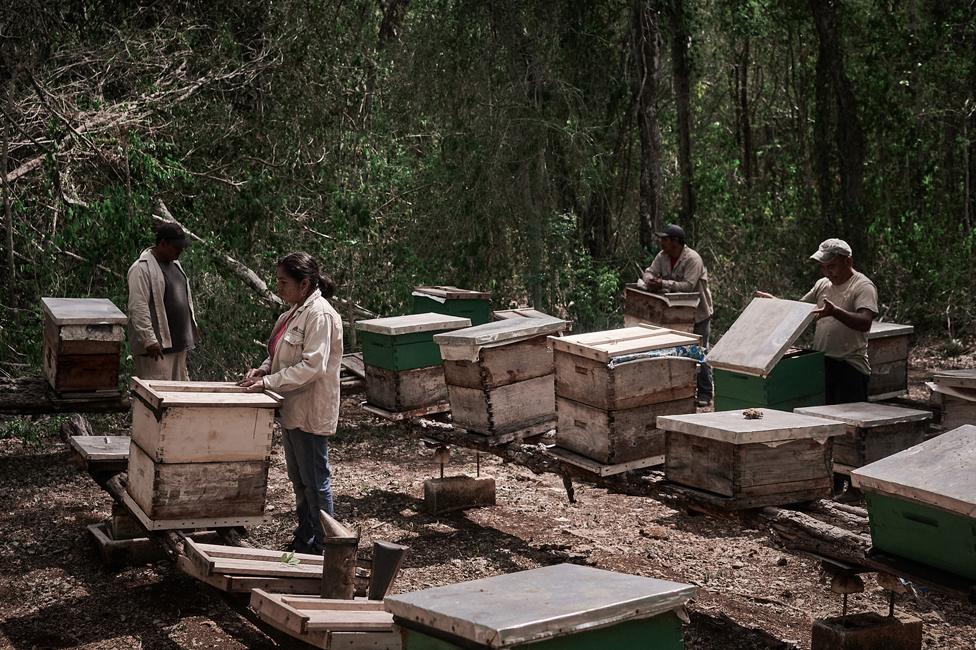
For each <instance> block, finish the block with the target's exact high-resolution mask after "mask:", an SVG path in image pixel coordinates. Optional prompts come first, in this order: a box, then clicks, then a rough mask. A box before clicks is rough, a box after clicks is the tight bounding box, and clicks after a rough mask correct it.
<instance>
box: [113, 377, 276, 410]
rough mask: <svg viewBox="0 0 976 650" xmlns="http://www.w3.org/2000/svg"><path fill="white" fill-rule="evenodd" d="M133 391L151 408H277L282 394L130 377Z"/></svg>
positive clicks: (208, 383) (229, 385)
mask: <svg viewBox="0 0 976 650" xmlns="http://www.w3.org/2000/svg"><path fill="white" fill-rule="evenodd" d="M131 388H132V393H133V394H134V395H135V396H136V397H138V398H140V399H141V400H142V401H144V402H146V403H147V404H148V405H149V406H150V407H152V408H154V409H158V408H162V407H170V406H199V407H236V406H241V407H252V408H277V407H278V406H279V405H280V404H281V402H282V397H281V395H278V394H277V393H273V392H271V391H269V390H266V391H264V392H263V393H248V392H246V391H245V390H244V389H243V388H242V387H240V386H238V385H237V384H235V383H233V382H229V381H161V380H157V379H150V380H146V379H140V378H139V377H133V378H132V384H131Z"/></svg>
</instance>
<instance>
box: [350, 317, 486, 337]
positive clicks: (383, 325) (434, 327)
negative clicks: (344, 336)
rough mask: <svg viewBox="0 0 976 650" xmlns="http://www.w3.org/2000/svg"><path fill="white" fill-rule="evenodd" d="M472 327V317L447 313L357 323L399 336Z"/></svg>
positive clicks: (364, 329) (365, 329)
mask: <svg viewBox="0 0 976 650" xmlns="http://www.w3.org/2000/svg"><path fill="white" fill-rule="evenodd" d="M462 327H471V319H470V318H462V317H460V316H448V315H447V314H435V313H432V312H431V313H426V314H408V315H406V316H390V317H389V318H373V319H371V320H361V321H359V322H357V323H356V329H357V330H360V331H362V332H373V333H374V334H386V335H388V336H397V335H399V334H415V333H417V332H443V331H444V330H456V329H461V328H462Z"/></svg>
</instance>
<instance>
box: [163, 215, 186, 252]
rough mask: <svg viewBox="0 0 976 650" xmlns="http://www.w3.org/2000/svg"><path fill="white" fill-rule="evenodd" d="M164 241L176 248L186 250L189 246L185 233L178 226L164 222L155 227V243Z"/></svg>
mask: <svg viewBox="0 0 976 650" xmlns="http://www.w3.org/2000/svg"><path fill="white" fill-rule="evenodd" d="M164 239H165V240H166V241H168V242H170V243H171V244H173V245H174V246H176V247H177V248H186V247H187V246H189V245H190V240H189V239H187V237H186V231H185V230H183V228H181V227H180V225H179V224H176V223H173V222H171V221H166V222H164V223H161V224H159V226H157V227H156V241H157V242H159V241H162V240H164Z"/></svg>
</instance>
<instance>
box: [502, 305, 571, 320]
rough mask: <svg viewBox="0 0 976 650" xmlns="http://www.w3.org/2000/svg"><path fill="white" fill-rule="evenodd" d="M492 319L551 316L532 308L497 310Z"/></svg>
mask: <svg viewBox="0 0 976 650" xmlns="http://www.w3.org/2000/svg"><path fill="white" fill-rule="evenodd" d="M491 317H492V318H493V319H494V320H508V319H510V318H548V317H550V316H549V314H547V313H545V312H541V311H539V310H537V309H532V308H531V307H519V308H518V309H496V310H495V311H493V312H491ZM567 324H568V323H567Z"/></svg>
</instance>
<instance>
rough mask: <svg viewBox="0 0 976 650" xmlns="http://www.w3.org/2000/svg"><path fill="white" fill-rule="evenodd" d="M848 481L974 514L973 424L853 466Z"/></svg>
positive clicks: (975, 446) (975, 466) (975, 429)
mask: <svg viewBox="0 0 976 650" xmlns="http://www.w3.org/2000/svg"><path fill="white" fill-rule="evenodd" d="M851 482H852V483H853V485H854V487H857V488H860V489H862V490H863V489H868V490H876V491H878V492H883V493H885V494H890V495H894V496H898V497H902V498H905V499H911V500H913V501H918V502H920V503H925V504H928V505H931V506H935V507H937V508H942V509H943V510H948V511H950V512H955V513H958V514H960V515H963V516H964V517H974V518H976V426H973V425H965V426H961V427H959V428H958V429H953V430H952V431H947V432H946V433H943V434H942V435H940V436H936V437H935V438H932V439H931V440H927V441H925V442H923V443H921V444H919V445H915V446H914V447H912V448H910V449H906V450H904V451H900V452H898V453H897V454H894V455H892V456H888V457H887V458H882V459H881V460H879V461H877V462H874V463H871V464H870V465H865V466H864V467H860V468H858V469H855V470H852V471H851Z"/></svg>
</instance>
